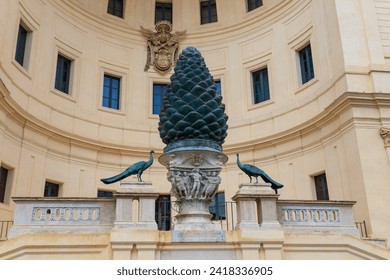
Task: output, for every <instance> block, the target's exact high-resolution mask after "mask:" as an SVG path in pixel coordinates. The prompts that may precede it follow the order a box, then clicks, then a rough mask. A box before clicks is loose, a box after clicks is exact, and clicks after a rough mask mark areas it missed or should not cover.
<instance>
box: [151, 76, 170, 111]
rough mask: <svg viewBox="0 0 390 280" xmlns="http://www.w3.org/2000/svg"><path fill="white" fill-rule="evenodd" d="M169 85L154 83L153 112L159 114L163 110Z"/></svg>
mask: <svg viewBox="0 0 390 280" xmlns="http://www.w3.org/2000/svg"><path fill="white" fill-rule="evenodd" d="M167 88H168V85H166V84H153V114H154V115H158V114H160V111H161V104H162V99H163V97H164V95H165V94H166V93H167Z"/></svg>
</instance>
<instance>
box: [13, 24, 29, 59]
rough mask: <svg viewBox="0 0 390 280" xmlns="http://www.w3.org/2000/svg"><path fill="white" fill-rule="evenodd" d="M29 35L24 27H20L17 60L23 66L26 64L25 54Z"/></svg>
mask: <svg viewBox="0 0 390 280" xmlns="http://www.w3.org/2000/svg"><path fill="white" fill-rule="evenodd" d="M27 33H28V32H27V30H26V29H25V28H24V27H23V26H22V25H19V32H18V41H17V42H16V53H15V60H16V61H17V62H18V63H19V64H20V65H22V66H23V62H24V54H25V52H26V42H27Z"/></svg>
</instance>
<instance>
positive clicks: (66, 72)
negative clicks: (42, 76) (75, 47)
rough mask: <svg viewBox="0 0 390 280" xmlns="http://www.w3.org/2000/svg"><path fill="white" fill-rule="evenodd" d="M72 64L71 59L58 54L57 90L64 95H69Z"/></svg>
mask: <svg viewBox="0 0 390 280" xmlns="http://www.w3.org/2000/svg"><path fill="white" fill-rule="evenodd" d="M71 63H72V61H71V60H70V59H68V58H66V57H64V56H62V55H60V54H58V57H57V69H56V80H55V88H56V89H58V90H60V91H62V92H64V93H69V83H70V67H71Z"/></svg>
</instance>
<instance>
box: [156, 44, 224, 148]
mask: <svg viewBox="0 0 390 280" xmlns="http://www.w3.org/2000/svg"><path fill="white" fill-rule="evenodd" d="M174 72H175V73H174V74H173V75H172V76H171V84H170V85H169V86H168V89H167V93H166V95H165V96H164V98H163V101H162V106H161V112H160V122H159V127H158V130H159V132H160V137H161V139H162V141H163V142H164V143H165V144H167V145H168V146H169V145H170V144H171V143H175V142H178V141H182V140H187V139H193V140H194V139H195V140H201V141H200V142H202V143H209V142H213V143H214V144H212V145H214V146H215V144H217V146H219V150H222V148H221V145H222V144H223V142H224V140H225V137H226V136H227V128H228V125H227V120H228V116H227V115H226V114H225V105H224V104H223V103H222V102H221V101H222V96H221V95H218V94H217V92H216V86H215V84H214V80H213V77H212V76H211V75H210V73H209V71H208V69H207V67H206V64H205V62H204V59H203V57H202V55H201V54H200V52H199V51H198V50H197V49H196V48H193V47H187V48H185V49H184V50H183V51H182V53H181V54H180V56H179V59H178V61H177V63H176V67H175V69H174Z"/></svg>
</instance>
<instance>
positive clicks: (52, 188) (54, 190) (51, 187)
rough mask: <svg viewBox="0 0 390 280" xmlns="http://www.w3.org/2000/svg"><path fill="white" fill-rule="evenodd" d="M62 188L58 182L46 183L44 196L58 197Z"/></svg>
mask: <svg viewBox="0 0 390 280" xmlns="http://www.w3.org/2000/svg"><path fill="white" fill-rule="evenodd" d="M59 188H60V185H58V184H56V183H50V182H46V183H45V191H44V194H43V196H44V197H58V190H59Z"/></svg>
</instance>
